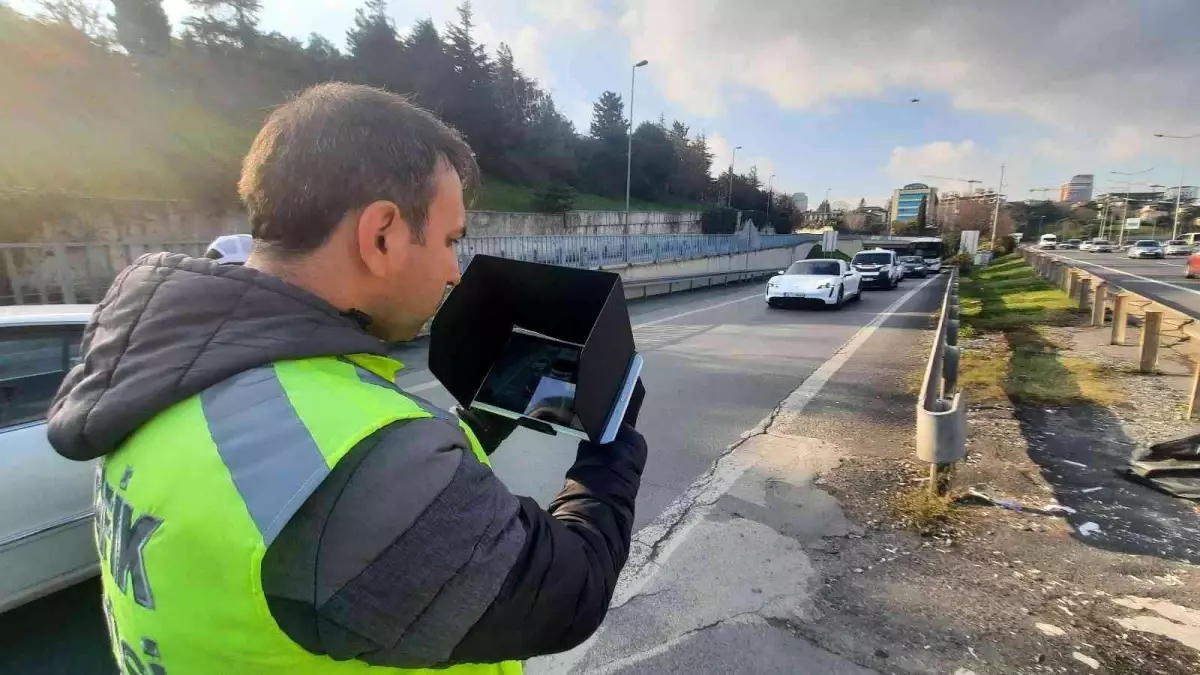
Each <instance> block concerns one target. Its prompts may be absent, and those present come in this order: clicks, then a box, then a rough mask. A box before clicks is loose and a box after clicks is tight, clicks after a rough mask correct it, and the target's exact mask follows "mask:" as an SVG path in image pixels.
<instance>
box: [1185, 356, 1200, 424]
mask: <svg viewBox="0 0 1200 675" xmlns="http://www.w3.org/2000/svg"><path fill="white" fill-rule="evenodd" d="M1197 398H1200V361H1197V362H1196V365H1195V367H1194V368H1193V369H1192V395H1191V396H1189V397H1188V408H1187V417H1184V418H1183V419H1185V420H1191V419H1192V415H1194V414H1195V413H1196V399H1197Z"/></svg>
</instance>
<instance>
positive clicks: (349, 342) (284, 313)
mask: <svg viewBox="0 0 1200 675" xmlns="http://www.w3.org/2000/svg"><path fill="white" fill-rule="evenodd" d="M384 352H385V346H384V343H383V342H382V341H380V340H379V339H377V338H375V337H372V336H371V335H368V334H367V333H366V332H365V331H364V330H363V329H362V328H361V327H360V325H359V324H358V323H356V322H355V321H354V320H353V319H351V318H348V317H347V316H345V315H343V314H342V313H341V312H340V311H338V309H337V308H335V307H333V306H332V305H330V304H329V303H327V302H325V301H324V300H321V299H320V298H318V297H316V296H315V295H313V294H311V293H309V292H307V291H305V290H302V289H300V288H297V287H295V286H292V285H290V284H288V283H287V282H285V281H283V280H282V279H279V278H277V277H273V276H271V275H269V274H265V273H263V272H259V271H257V270H254V269H251V268H248V267H240V266H231V265H225V266H221V265H218V264H216V263H215V262H214V261H211V260H203V259H196V258H189V257H187V256H184V255H179V254H170V253H154V254H149V255H145V256H142V257H141V258H140V259H138V261H137V262H135V263H134V264H133V265H132V266H130V267H128V268H126V269H125V270H124V271H123V272H121V274H120V275H119V276H118V277H117V279H116V281H114V282H113V285H112V288H110V289H109V291H108V294H107V295H106V296H105V297H104V300H103V301H101V303H100V304H99V305H98V306H97V308H96V312H95V314H94V315H93V316H92V320H91V322H90V323H89V324H88V326H87V328H86V329H85V330H84V334H83V345H82V349H81V355H82V360H81V362H80V363H79V364H78V365H77V366H75V367H74V368H73V369H72V370H71V372H70V373H68V374H67V377H66V379H65V380H64V381H63V384H62V386H61V387H60V388H59V390H58V394H57V395H56V396H55V397H54V401H53V402H52V403H51V405H50V413H49V425H48V435H49V438H50V443H51V445H53V446H54V449H55V450H56V451H57V452H58V453H59V454H60V455H62V456H64V457H66V458H68V459H74V460H89V459H93V458H96V457H100V456H102V455H106V454H108V453H110V452H112V451H113V450H115V449H116V448H117V446H118V445H120V443H121V442H122V441H123V440H124V439H125V437H126V436H128V435H129V434H131V433H133V432H134V431H135V430H137V428H138V427H140V426H142V425H143V424H145V423H146V422H148V421H149V420H150V419H151V418H152V417H154V416H155V415H157V414H158V413H159V412H161V411H163V410H165V409H166V408H168V407H170V406H172V405H174V404H176V403H179V402H180V401H183V400H185V399H187V398H189V397H191V396H193V395H195V394H198V393H200V392H201V391H203V390H205V389H207V388H208V387H211V386H212V385H214V384H217V383H218V382H221V381H222V380H225V379H227V378H229V377H231V376H233V375H236V374H238V373H240V372H242V371H244V370H249V369H251V368H256V367H258V366H262V365H266V364H268V363H271V362H274V361H281V360H286V359H300V358H308V357H314V356H337V355H342V354H359V353H370V354H383V353H384Z"/></svg>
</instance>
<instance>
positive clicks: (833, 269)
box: [787, 260, 842, 277]
mask: <svg viewBox="0 0 1200 675" xmlns="http://www.w3.org/2000/svg"><path fill="white" fill-rule="evenodd" d="M841 273H842V266H841V265H839V264H838V263H837V261H836V260H801V261H799V262H794V263H792V266H791V267H789V268H787V274H811V275H816V276H823V277H836V276H838V275H839V274H841Z"/></svg>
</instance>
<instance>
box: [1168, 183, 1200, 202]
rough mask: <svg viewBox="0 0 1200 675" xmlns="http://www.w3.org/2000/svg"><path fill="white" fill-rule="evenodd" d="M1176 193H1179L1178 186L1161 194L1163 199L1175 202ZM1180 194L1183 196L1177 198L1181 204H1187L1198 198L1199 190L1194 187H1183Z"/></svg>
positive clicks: (1199, 195)
mask: <svg viewBox="0 0 1200 675" xmlns="http://www.w3.org/2000/svg"><path fill="white" fill-rule="evenodd" d="M1176 192H1180V188H1179V186H1175V187H1169V188H1167V191H1166V192H1164V193H1163V199H1167V200H1170V201H1175V193H1176ZM1182 192H1183V195H1182V196H1181V197H1180V198H1179V201H1181V202H1188V201H1191V200H1193V199H1196V198H1197V197H1200V188H1197V187H1196V186H1195V185H1184V186H1183V188H1182Z"/></svg>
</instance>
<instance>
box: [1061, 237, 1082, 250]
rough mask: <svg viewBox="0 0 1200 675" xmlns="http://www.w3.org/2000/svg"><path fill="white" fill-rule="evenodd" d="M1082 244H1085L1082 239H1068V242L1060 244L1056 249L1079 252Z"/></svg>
mask: <svg viewBox="0 0 1200 675" xmlns="http://www.w3.org/2000/svg"><path fill="white" fill-rule="evenodd" d="M1082 243H1083V240H1082V239H1068V240H1066V241H1064V242H1060V243H1059V244H1058V246H1056V248H1058V249H1059V250H1074V251H1078V250H1079V245H1080V244H1082Z"/></svg>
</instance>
